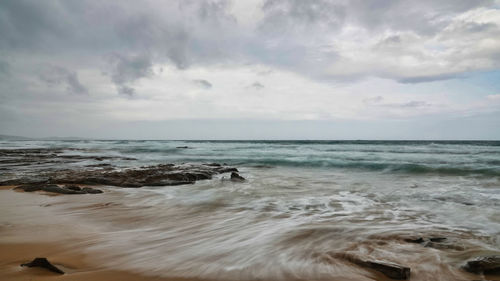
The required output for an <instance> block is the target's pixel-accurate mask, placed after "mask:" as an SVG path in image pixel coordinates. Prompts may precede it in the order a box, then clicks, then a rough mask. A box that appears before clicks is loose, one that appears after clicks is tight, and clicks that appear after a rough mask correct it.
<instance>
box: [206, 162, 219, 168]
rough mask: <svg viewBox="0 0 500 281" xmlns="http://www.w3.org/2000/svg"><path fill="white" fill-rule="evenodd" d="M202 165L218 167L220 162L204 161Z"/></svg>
mask: <svg viewBox="0 0 500 281" xmlns="http://www.w3.org/2000/svg"><path fill="white" fill-rule="evenodd" d="M203 165H205V166H210V167H220V166H221V164H219V163H205V164H203Z"/></svg>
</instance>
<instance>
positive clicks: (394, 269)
mask: <svg viewBox="0 0 500 281" xmlns="http://www.w3.org/2000/svg"><path fill="white" fill-rule="evenodd" d="M360 265H364V266H366V267H369V268H372V269H374V270H376V271H379V272H382V273H383V274H384V275H385V276H387V277H389V278H391V279H396V280H408V279H409V278H410V268H409V267H406V266H402V265H399V264H395V263H390V262H381V261H364V262H363V264H360Z"/></svg>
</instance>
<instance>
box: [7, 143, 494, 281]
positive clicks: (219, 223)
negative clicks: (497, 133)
mask: <svg viewBox="0 0 500 281" xmlns="http://www.w3.org/2000/svg"><path fill="white" fill-rule="evenodd" d="M0 148H2V149H8V148H9V149H10V148H62V149H64V153H65V154H68V155H72V154H79V155H97V156H116V157H129V158H134V159H136V160H123V159H119V158H113V159H112V160H105V161H104V162H106V161H108V162H109V163H110V164H112V165H114V166H115V167H118V168H119V169H125V168H133V167H140V166H148V165H156V164H164V163H178V164H180V163H220V164H223V163H225V164H227V165H230V166H234V167H236V168H237V169H238V170H239V174H240V175H241V176H243V177H244V178H245V179H246V180H245V181H244V182H233V181H230V180H229V175H228V174H222V175H218V176H216V177H214V178H213V179H211V180H201V181H197V182H196V183H195V184H192V185H181V186H164V187H143V188H118V187H109V188H107V189H104V190H105V191H109V193H110V194H111V195H108V196H112V197H102V198H107V199H106V200H108V201H109V200H110V198H112V199H113V200H111V201H109V202H112V204H109V205H107V207H106V208H104V207H102V206H101V207H95V206H97V205H92V204H95V202H90V201H88V199H78V196H73V197H71V196H70V197H71V198H75V199H71V201H72V203H71V204H72V205H71V204H67V203H64V202H63V201H61V200H63V199H61V198H62V197H65V196H58V197H57V199H53V200H59V201H60V204H59V205H58V207H57V208H59V209H57V210H56V211H54V212H59V213H63V214H64V216H66V217H67V216H71V217H72V218H74V219H75V220H78V221H79V222H81V225H82V226H81V227H84V228H87V229H92V230H93V231H94V232H95V233H98V235H96V236H93V238H92V239H93V240H92V241H91V242H89V244H88V248H89V251H92V250H97V251H99V250H106V251H101V252H105V254H103V257H105V258H103V261H102V263H103V264H104V265H106V266H109V267H113V268H116V267H118V268H120V267H123V268H127V269H133V270H136V271H139V272H145V273H148V274H157V275H166V276H182V277H204V278H213V279H217V280H219V279H222V280H383V278H384V277H383V276H381V275H380V274H378V273H376V272H373V271H370V270H366V269H364V268H361V267H359V266H358V265H356V264H353V263H352V262H350V261H349V257H357V258H360V259H363V260H382V261H387V262H393V263H398V264H402V265H405V266H409V267H411V269H412V279H411V280H471V279H470V278H472V277H471V276H472V275H468V274H467V273H465V272H464V271H463V270H462V269H461V267H462V266H463V265H464V263H465V261H466V260H467V259H470V258H473V257H475V256H480V255H491V254H498V253H500V142H499V141H310V140H304V141H257V140H255V141H254V140H252V141H203V140H200V141H162V140H77V141H60V140H59V141H46V140H43V141H41V140H36V141H0ZM75 148H76V149H77V150H75ZM92 161H94V160H87V161H85V162H80V163H76V164H67V165H68V167H65V168H79V167H83V166H84V165H89V164H99V163H103V161H94V162H92ZM47 165H49V166H45V168H48V169H50V168H54V167H56V166H57V165H58V164H57V163H53V164H47ZM51 165H52V166H51ZM72 165H73V166H72ZM2 166H3V167H4V169H3V170H4V171H3V173H2V171H0V174H3V175H0V179H6V178H9V177H12V176H14V175H18V174H19V173H29V172H30V171H29V169H30V168H29V167H19V169H12V167H11V166H9V167H7V166H6V165H2ZM6 167H7V168H6ZM31 172H32V171H31ZM93 196H94V197H92V198H98V196H100V195H93ZM103 196H107V195H106V192H105V194H104V195H103ZM81 198H83V197H81ZM85 198H91V197H90V196H85ZM79 200H83V201H79ZM93 200H94V199H93ZM95 200H98V201H99V200H101V201H102V200H104V199H95ZM101 201H99V202H101ZM102 202H104V201H102ZM75 204H77V205H78V204H80V205H78V206H79V207H78V208H75ZM89 206H94V207H89ZM99 206H100V205H99ZM417 238H423V240H424V242H421V243H418V242H415V241H413V242H412V239H414V240H415V239H417ZM431 238H432V239H433V241H437V242H432V241H431V240H430V239H431ZM477 279H478V280H480V278H477Z"/></svg>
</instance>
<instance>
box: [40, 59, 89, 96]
mask: <svg viewBox="0 0 500 281" xmlns="http://www.w3.org/2000/svg"><path fill="white" fill-rule="evenodd" d="M39 78H40V79H41V80H42V81H44V82H45V83H46V84H47V85H49V86H59V85H62V86H64V87H65V88H66V91H67V92H68V93H73V94H87V93H88V89H87V88H86V87H85V86H84V85H83V84H82V83H81V82H80V81H79V80H78V75H77V73H76V72H75V71H71V70H68V69H65V68H63V67H60V66H51V65H49V66H45V67H43V69H42V70H41V71H40V74H39Z"/></svg>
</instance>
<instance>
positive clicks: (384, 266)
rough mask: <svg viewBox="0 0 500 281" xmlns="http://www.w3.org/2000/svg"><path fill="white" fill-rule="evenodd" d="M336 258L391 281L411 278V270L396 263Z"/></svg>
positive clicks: (351, 257)
mask: <svg viewBox="0 0 500 281" xmlns="http://www.w3.org/2000/svg"><path fill="white" fill-rule="evenodd" d="M335 257H337V258H342V259H345V260H347V261H349V262H352V263H354V264H357V265H359V266H361V267H365V268H370V269H373V270H375V271H378V272H380V273H382V274H384V275H385V276H387V277H389V278H391V279H396V280H408V279H409V278H410V271H411V269H410V268H409V267H406V266H402V265H399V264H396V263H392V262H385V261H375V260H362V259H360V258H358V257H355V256H352V255H347V254H341V255H335Z"/></svg>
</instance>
